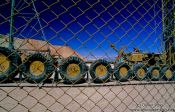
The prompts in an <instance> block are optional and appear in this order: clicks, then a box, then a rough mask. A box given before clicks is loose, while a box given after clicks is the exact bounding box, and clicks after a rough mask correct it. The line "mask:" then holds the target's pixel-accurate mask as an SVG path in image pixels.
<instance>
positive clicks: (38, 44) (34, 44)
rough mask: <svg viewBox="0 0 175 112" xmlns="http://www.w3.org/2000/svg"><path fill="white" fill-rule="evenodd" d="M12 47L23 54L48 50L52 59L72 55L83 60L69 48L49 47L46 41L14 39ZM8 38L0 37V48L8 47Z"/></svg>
mask: <svg viewBox="0 0 175 112" xmlns="http://www.w3.org/2000/svg"><path fill="white" fill-rule="evenodd" d="M14 40H15V41H14V47H15V49H16V50H18V51H20V52H22V53H23V54H27V53H30V52H36V51H39V52H47V50H48V49H49V50H50V54H51V55H52V56H53V57H61V58H67V57H69V56H72V55H76V56H78V57H80V58H81V59H83V60H85V59H84V58H83V57H82V56H81V55H79V54H78V53H77V52H76V51H74V50H73V49H72V48H70V47H69V46H57V45H51V44H50V43H47V42H46V41H41V40H35V39H28V38H25V39H21V38H14ZM8 42H9V39H8V36H6V35H0V46H3V47H8Z"/></svg>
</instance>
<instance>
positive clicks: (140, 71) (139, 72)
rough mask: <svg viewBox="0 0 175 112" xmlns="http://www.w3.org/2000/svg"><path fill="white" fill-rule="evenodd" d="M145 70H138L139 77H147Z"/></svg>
mask: <svg viewBox="0 0 175 112" xmlns="http://www.w3.org/2000/svg"><path fill="white" fill-rule="evenodd" d="M145 73H146V72H145V70H144V69H143V68H140V69H138V70H137V75H138V76H139V77H144V76H145Z"/></svg>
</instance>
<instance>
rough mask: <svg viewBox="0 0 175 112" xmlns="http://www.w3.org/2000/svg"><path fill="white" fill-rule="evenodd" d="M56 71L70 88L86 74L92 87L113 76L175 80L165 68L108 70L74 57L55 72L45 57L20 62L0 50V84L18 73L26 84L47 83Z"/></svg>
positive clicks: (102, 63)
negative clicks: (93, 83) (69, 84)
mask: <svg viewBox="0 0 175 112" xmlns="http://www.w3.org/2000/svg"><path fill="white" fill-rule="evenodd" d="M58 69H59V73H60V76H61V77H62V79H63V80H64V82H67V83H71V84H75V83H78V82H80V81H82V80H83V79H85V77H86V76H87V74H88V73H90V75H91V78H92V80H93V82H95V83H106V82H108V81H110V80H111V77H112V76H113V75H114V76H115V79H116V80H118V81H127V80H128V79H131V80H132V79H135V80H145V79H150V80H153V81H158V80H174V78H175V72H174V71H173V69H172V68H171V67H168V66H163V67H159V66H151V67H146V66H145V65H144V64H133V65H129V64H127V63H118V64H117V65H114V69H112V67H111V63H109V62H108V61H106V60H104V59H99V60H96V61H94V62H93V63H92V64H91V65H90V67H88V66H87V65H86V63H85V62H84V61H83V60H82V59H80V58H78V57H76V56H71V57H68V58H67V59H65V60H63V61H62V63H61V64H60V65H59V68H57V66H55V64H54V61H53V59H52V57H50V56H48V55H43V54H41V53H35V54H32V55H29V56H27V57H26V58H25V59H24V60H23V61H21V58H20V56H19V54H18V53H17V52H16V51H15V50H10V49H8V48H4V47H0V82H4V81H6V80H13V78H14V77H15V76H16V75H17V74H18V73H21V74H22V75H23V77H24V78H25V80H26V81H27V82H30V83H41V82H44V81H46V80H47V79H49V78H50V77H51V76H52V75H53V73H54V72H57V71H58ZM88 71H89V72H88Z"/></svg>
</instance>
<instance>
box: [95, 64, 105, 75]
mask: <svg viewBox="0 0 175 112" xmlns="http://www.w3.org/2000/svg"><path fill="white" fill-rule="evenodd" d="M107 72H108V71H107V67H106V66H104V65H99V66H97V67H96V69H95V73H96V74H97V76H98V77H103V76H105V75H106V74H107Z"/></svg>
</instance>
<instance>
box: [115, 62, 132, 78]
mask: <svg viewBox="0 0 175 112" xmlns="http://www.w3.org/2000/svg"><path fill="white" fill-rule="evenodd" d="M114 76H115V78H116V80H119V81H127V80H128V79H129V78H130V76H131V70H130V67H129V65H128V64H127V63H124V62H122V63H119V64H117V65H116V66H115V67H114Z"/></svg>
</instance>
